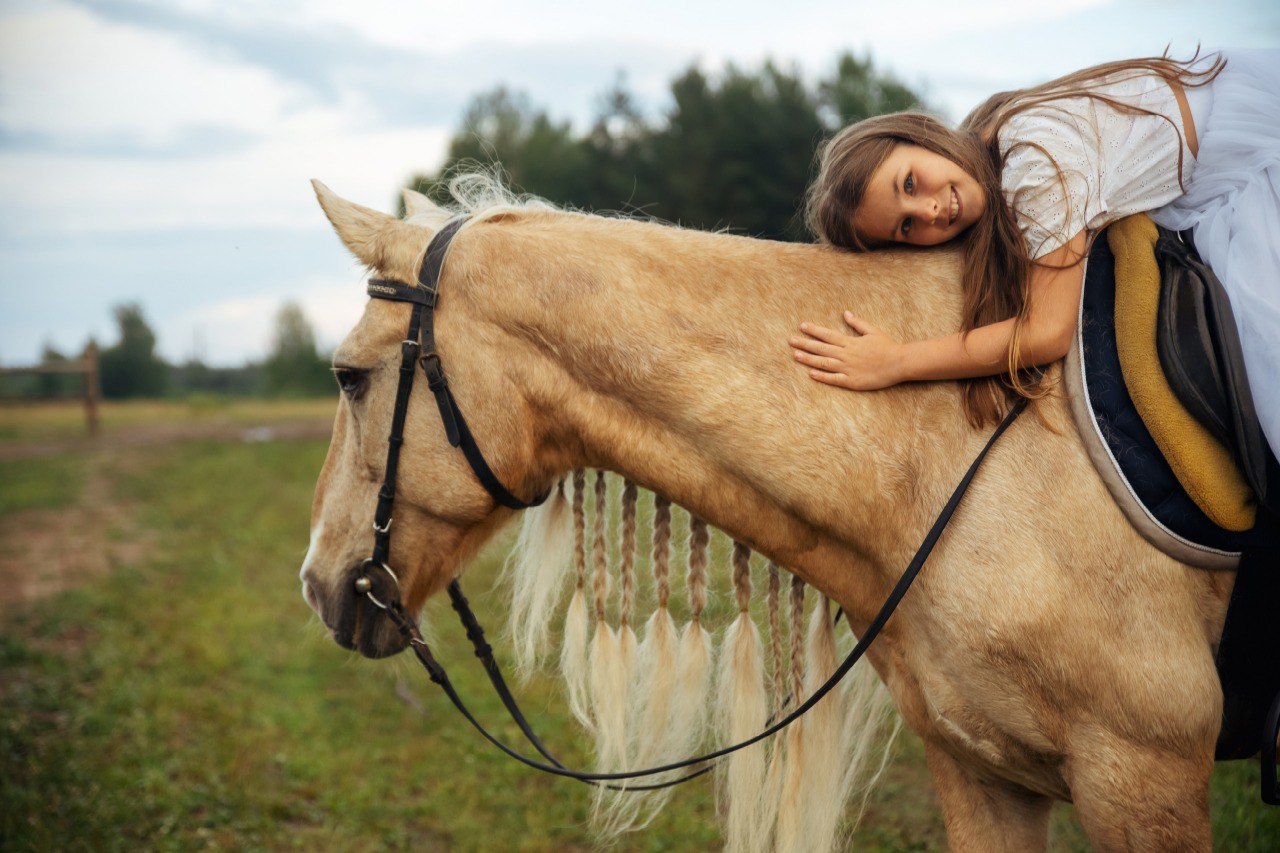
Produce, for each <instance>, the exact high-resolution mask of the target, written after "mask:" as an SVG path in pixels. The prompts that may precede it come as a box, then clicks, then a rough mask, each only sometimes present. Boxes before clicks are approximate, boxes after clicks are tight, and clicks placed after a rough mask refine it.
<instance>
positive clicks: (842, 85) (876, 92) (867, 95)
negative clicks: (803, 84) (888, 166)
mask: <svg viewBox="0 0 1280 853" xmlns="http://www.w3.org/2000/svg"><path fill="white" fill-rule="evenodd" d="M818 97H819V100H820V102H821V104H822V107H823V109H824V111H825V112H826V115H825V116H824V119H825V121H826V122H827V123H828V124H829V125H830V126H832V127H833V128H841V127H844V126H845V125H849V124H853V123H854V122H858V121H862V120H863V119H864V118H870V117H871V116H878V115H884V114H885V113H896V112H900V111H901V110H912V109H924V104H923V102H922V101H921V99H920V96H919V95H917V94H916V93H915V92H913V91H911V90H910V89H908V88H907V87H906V86H905V85H903V84H902V83H900V82H898V80H897V79H896V78H894V77H893V76H892V75H886V74H880V73H877V72H876V71H875V69H874V68H873V67H872V64H871V57H870V56H869V55H868V56H867V58H866V59H858V58H857V57H855V56H854V55H853V54H851V53H843V54H841V55H840V57H839V59H837V60H836V75H835V77H834V78H832V79H831V80H827V81H824V82H823V83H821V84H819V86H818Z"/></svg>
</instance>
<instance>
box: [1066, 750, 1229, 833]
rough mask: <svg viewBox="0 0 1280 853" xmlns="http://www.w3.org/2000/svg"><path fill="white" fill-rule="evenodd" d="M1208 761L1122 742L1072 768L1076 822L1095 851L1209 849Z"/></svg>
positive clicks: (1083, 755)
mask: <svg viewBox="0 0 1280 853" xmlns="http://www.w3.org/2000/svg"><path fill="white" fill-rule="evenodd" d="M1212 772H1213V758H1212V747H1210V749H1209V753H1208V754H1207V755H1201V756H1200V757H1198V758H1197V757H1192V758H1187V757H1185V756H1181V755H1178V754H1176V753H1175V752H1172V751H1168V750H1163V749H1158V748H1154V747H1145V748H1144V747H1143V746H1141V745H1138V744H1134V743H1132V742H1130V741H1127V740H1124V739H1121V738H1105V739H1101V740H1095V741H1094V742H1093V743H1092V744H1090V748H1089V749H1088V750H1087V751H1083V752H1077V753H1076V757H1073V758H1072V760H1071V761H1070V763H1069V768H1068V774H1069V775H1068V780H1069V782H1070V784H1071V796H1072V799H1074V800H1075V806H1076V816H1077V817H1079V818H1080V824H1081V826H1083V827H1084V831H1085V834H1086V835H1088V836H1089V840H1090V841H1091V842H1092V843H1093V846H1094V849H1096V850H1211V849H1212V847H1213V836H1212V825H1211V823H1210V820H1209V776H1210V774H1211V773H1212Z"/></svg>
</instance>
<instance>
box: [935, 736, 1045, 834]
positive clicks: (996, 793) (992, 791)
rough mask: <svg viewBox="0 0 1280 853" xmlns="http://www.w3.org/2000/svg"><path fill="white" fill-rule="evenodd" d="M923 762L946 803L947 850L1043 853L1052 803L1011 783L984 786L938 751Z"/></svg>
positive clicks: (940, 797)
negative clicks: (1034, 851) (1035, 852)
mask: <svg viewBox="0 0 1280 853" xmlns="http://www.w3.org/2000/svg"><path fill="white" fill-rule="evenodd" d="M924 754H925V759H926V760H927V761H928V763H929V773H930V774H931V775H932V776H933V785H934V788H935V789H936V790H937V792H938V800H939V801H940V802H941V804H942V820H943V823H945V824H946V827H947V846H948V848H949V849H951V850H953V851H957V853H964V851H970V850H973V851H978V853H998V851H1004V850H1008V851H1020V853H1021V851H1031V850H1043V849H1044V847H1045V843H1046V841H1047V840H1048V836H1049V810H1050V808H1051V807H1052V805H1053V801H1052V800H1051V799H1049V798H1048V797H1045V796H1043V795H1041V794H1037V793H1034V792H1032V791H1029V790H1027V789H1026V788H1023V787H1021V786H1018V785H1015V784H1013V783H1012V782H995V783H991V782H982V781H979V780H978V779H976V778H975V777H974V776H973V775H971V774H970V773H969V771H967V770H965V769H964V768H963V767H962V766H960V764H959V763H957V762H956V760H955V759H954V758H952V757H951V756H950V755H948V754H947V753H946V752H944V751H943V750H942V749H941V748H940V747H938V746H935V745H932V744H930V743H929V742H928V741H926V742H925V748H924Z"/></svg>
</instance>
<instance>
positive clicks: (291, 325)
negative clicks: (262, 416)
mask: <svg viewBox="0 0 1280 853" xmlns="http://www.w3.org/2000/svg"><path fill="white" fill-rule="evenodd" d="M262 372H263V383H264V385H265V390H266V392H267V393H268V394H270V395H272V396H282V397H302V396H308V395H321V394H329V393H332V392H333V387H334V386H333V379H332V378H331V377H330V376H329V365H328V364H327V363H326V361H325V360H324V359H323V358H321V357H320V355H319V353H318V352H317V351H316V336H315V332H313V331H312V329H311V324H310V323H308V322H307V317H306V315H305V314H303V313H302V308H301V307H300V306H299V305H298V304H297V303H296V302H286V303H285V304H284V305H282V306H280V311H279V313H277V314H276V326H275V332H274V334H273V335H272V339H271V353H270V354H269V355H268V356H267V360H266V361H265V362H264V363H263V365H262Z"/></svg>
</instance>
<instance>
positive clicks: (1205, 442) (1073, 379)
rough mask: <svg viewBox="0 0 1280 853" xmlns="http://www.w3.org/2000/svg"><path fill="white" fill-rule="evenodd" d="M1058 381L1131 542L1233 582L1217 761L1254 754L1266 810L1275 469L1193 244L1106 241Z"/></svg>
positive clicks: (1223, 649) (1277, 528) (1089, 272)
mask: <svg viewBox="0 0 1280 853" xmlns="http://www.w3.org/2000/svg"><path fill="white" fill-rule="evenodd" d="M1064 375H1065V378H1066V383H1067V387H1068V391H1069V393H1070V395H1071V411H1072V415H1073V418H1074V420H1075V423H1076V428H1077V431H1078V432H1079V433H1080V435H1081V438H1082V440H1083V441H1084V444H1085V447H1086V449H1087V451H1088V453H1089V456H1090V458H1091V459H1092V460H1093V462H1094V465H1095V467H1096V468H1097V469H1098V471H1099V473H1100V474H1101V475H1102V479H1103V481H1104V482H1105V483H1106V484H1107V487H1108V489H1109V490H1110V492H1111V494H1112V496H1113V497H1114V498H1115V499H1116V502H1117V504H1119V505H1120V507H1121V509H1122V510H1123V511H1124V512H1125V514H1126V516H1127V517H1128V518H1129V520H1130V522H1131V523H1132V524H1133V525H1134V527H1135V528H1136V529H1137V530H1138V531H1139V532H1140V533H1141V534H1142V535H1143V536H1144V537H1145V538H1146V539H1147V540H1148V541H1149V542H1151V543H1152V544H1153V545H1155V546H1156V547H1157V548H1159V549H1160V550H1162V551H1164V552H1165V553H1166V554H1169V555H1170V556H1172V557H1174V558H1175V559H1178V560H1180V561H1182V562H1184V563H1187V564H1189V565H1192V566H1196V567H1198V568H1203V569H1213V570H1234V571H1235V572H1236V581H1235V586H1234V588H1233V591H1232V596H1231V601H1230V603H1229V605H1228V610H1227V618H1226V624H1225V626H1224V628H1223V634H1222V639H1221V641H1220V643H1219V647H1218V650H1217V655H1216V659H1215V660H1216V663H1217V667H1218V675H1219V679H1220V680H1221V682H1222V688H1223V697H1224V704H1223V726H1222V729H1221V731H1220V733H1219V738H1218V745H1217V751H1216V754H1217V758H1218V759H1220V760H1225V759H1235V758H1245V757H1248V756H1251V755H1256V754H1259V751H1260V750H1259V743H1261V745H1262V748H1261V754H1262V759H1263V781H1264V792H1263V796H1264V799H1267V798H1268V797H1270V798H1272V799H1274V798H1275V797H1276V796H1277V793H1278V792H1277V791H1276V790H1275V788H1276V786H1275V742H1276V732H1275V717H1276V713H1277V708H1280V667H1276V666H1275V665H1274V660H1275V657H1274V656H1275V654H1276V650H1277V649H1280V620H1276V619H1274V618H1273V616H1272V614H1274V612H1275V609H1276V608H1277V607H1278V606H1280V521H1278V520H1277V519H1280V507H1278V506H1277V504H1280V485H1277V484H1280V466H1278V465H1277V462H1276V459H1275V457H1274V455H1273V454H1272V453H1271V451H1270V448H1269V445H1268V444H1267V441H1266V438H1265V437H1264V435H1263V433H1262V429H1261V425H1260V423H1259V421H1258V417H1257V414H1256V411H1255V409H1254V405H1253V398H1252V396H1251V394H1250V392H1249V386H1248V377H1247V375H1246V373H1245V367H1244V360H1243V356H1242V354H1241V348H1240V339H1239V334H1238V332H1237V330H1236V325H1235V319H1234V317H1233V315H1232V313H1231V306H1230V303H1229V302H1228V300H1227V295H1226V292H1225V290H1224V289H1223V288H1222V285H1221V283H1220V282H1219V281H1218V279H1217V277H1216V276H1214V274H1213V272H1212V270H1210V269H1209V268H1208V266H1206V265H1205V264H1204V263H1203V262H1202V261H1201V260H1200V259H1199V258H1198V256H1196V254H1195V251H1194V249H1193V248H1192V247H1191V246H1190V244H1189V241H1185V240H1183V239H1182V238H1181V237H1180V235H1178V234H1176V233H1174V232H1171V231H1165V230H1164V229H1160V228H1157V227H1156V225H1155V224H1154V223H1153V222H1151V220H1150V218H1148V217H1147V216H1145V215H1141V214H1140V215H1138V216H1132V217H1128V218H1127V219H1123V220H1120V221H1119V222H1116V223H1113V224H1112V225H1111V226H1109V227H1108V229H1107V230H1106V232H1105V234H1104V235H1099V239H1096V240H1095V241H1094V245H1093V249H1092V250H1091V252H1090V255H1089V258H1088V259H1087V261H1086V267H1085V280H1084V287H1083V289H1082V294H1081V305H1080V315H1079V322H1078V326H1077V333H1076V339H1075V341H1074V342H1073V345H1072V349H1071V352H1070V353H1069V354H1068V355H1067V362H1066V366H1065V371H1064ZM1268 708H1270V715H1268ZM1264 724H1265V726H1264ZM1265 727H1269V730H1268V731H1264V728H1265ZM1260 733H1261V735H1262V737H1261V740H1260V739H1259V734H1260ZM1268 769H1269V775H1268ZM1268 779H1269V780H1270V782H1269V787H1267V785H1268ZM1272 799H1268V802H1271V801H1272Z"/></svg>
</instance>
